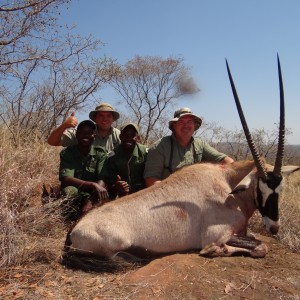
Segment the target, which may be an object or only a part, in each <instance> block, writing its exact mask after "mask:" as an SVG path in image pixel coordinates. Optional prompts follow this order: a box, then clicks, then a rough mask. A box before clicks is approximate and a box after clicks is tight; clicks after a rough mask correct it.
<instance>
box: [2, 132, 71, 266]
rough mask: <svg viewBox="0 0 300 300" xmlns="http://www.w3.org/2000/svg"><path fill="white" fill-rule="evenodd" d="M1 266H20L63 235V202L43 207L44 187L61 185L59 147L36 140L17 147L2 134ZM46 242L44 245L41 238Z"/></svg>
mask: <svg viewBox="0 0 300 300" xmlns="http://www.w3.org/2000/svg"><path fill="white" fill-rule="evenodd" d="M0 134H1V135H0V143H1V145H2V146H1V149H0V176H1V181H0V199H1V201H0V222H1V227H0V267H3V266H12V265H19V264H22V263H24V262H26V261H27V260H31V259H32V253H35V252H40V250H41V249H39V248H41V247H42V246H45V243H47V239H49V238H53V237H57V236H58V235H59V234H58V233H60V235H61V236H62V235H63V234H64V232H65V225H64V223H63V222H62V220H61V217H60V211H59V201H49V203H48V204H46V205H41V203H42V202H41V195H42V186H43V184H44V183H47V185H48V186H49V185H55V184H57V183H58V182H57V168H58V163H59V161H58V159H59V157H58V151H59V149H58V148H55V147H49V146H48V145H46V144H45V143H43V142H40V141H32V142H31V143H27V145H28V146H20V147H15V146H14V145H13V144H12V143H11V141H10V137H9V134H8V133H7V132H5V131H1V132H0ZM41 238H43V239H45V240H44V241H43V242H42V243H41V241H40V239H41Z"/></svg>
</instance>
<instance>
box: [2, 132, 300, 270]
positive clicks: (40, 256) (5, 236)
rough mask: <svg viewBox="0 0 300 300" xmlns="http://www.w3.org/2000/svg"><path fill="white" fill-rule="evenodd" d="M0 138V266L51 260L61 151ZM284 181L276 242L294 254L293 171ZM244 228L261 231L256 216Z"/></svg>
mask: <svg viewBox="0 0 300 300" xmlns="http://www.w3.org/2000/svg"><path fill="white" fill-rule="evenodd" d="M0 139H1V141H0V142H1V145H2V146H1V148H0V175H1V181H0V197H1V202H0V222H1V227H0V228H1V229H0V266H1V267H3V266H15V265H22V264H24V263H26V262H28V261H32V260H33V261H36V260H46V261H51V260H56V259H58V257H59V255H60V254H61V250H62V246H63V242H64V238H65V235H66V232H67V229H68V226H69V225H68V224H65V223H64V221H63V220H62V218H61V214H60V206H59V205H60V203H61V201H62V199H60V198H58V199H57V197H56V196H55V194H56V193H55V190H57V188H58V187H59V182H58V179H57V175H58V172H57V171H58V165H59V151H60V150H61V148H60V147H51V146H49V145H48V144H47V143H46V142H44V141H43V140H40V139H39V138H38V135H37V136H36V138H35V137H34V136H33V135H31V136H30V139H29V137H28V136H27V138H26V137H25V138H23V140H22V141H21V142H20V144H19V145H17V146H16V145H15V141H12V139H11V136H10V134H9V132H8V131H7V130H1V134H0ZM229 154H230V153H229ZM284 181H285V189H284V191H283V194H282V199H281V202H280V203H281V204H280V206H281V221H282V228H281V231H280V233H279V235H278V239H279V240H280V241H281V242H282V243H284V244H286V245H287V246H288V247H289V248H290V249H291V250H293V251H299V250H300V225H299V224H300V222H299V216H300V202H299V199H298V198H299V194H300V174H299V172H296V173H294V174H292V175H290V176H289V177H288V178H285V179H284ZM45 188H46V190H47V191H48V193H47V194H45V193H43V192H45ZM51 192H52V193H51ZM49 193H50V194H49ZM45 196H46V197H45ZM250 229H251V230H252V231H253V232H264V231H262V230H263V225H262V221H261V218H260V217H259V216H258V215H254V216H253V218H252V219H251V222H250ZM264 234H265V232H264Z"/></svg>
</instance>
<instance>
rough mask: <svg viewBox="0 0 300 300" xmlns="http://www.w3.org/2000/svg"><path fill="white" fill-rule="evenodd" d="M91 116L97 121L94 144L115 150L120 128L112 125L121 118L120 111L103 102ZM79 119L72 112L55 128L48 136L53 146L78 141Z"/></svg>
mask: <svg viewBox="0 0 300 300" xmlns="http://www.w3.org/2000/svg"><path fill="white" fill-rule="evenodd" d="M89 117H90V119H91V120H92V121H94V122H95V123H96V126H97V128H96V135H95V139H94V142H93V145H94V146H101V147H103V148H104V149H105V150H106V151H107V152H110V151H111V150H113V149H114V148H115V147H116V146H118V145H119V144H120V138H119V135H120V130H119V129H117V128H114V127H112V123H113V122H114V121H116V120H117V119H119V117H120V115H119V113H118V112H117V111H116V110H115V109H114V108H113V107H112V106H111V105H110V104H108V103H101V104H100V105H98V106H97V107H96V108H95V110H93V111H91V112H90V114H89ZM77 124H78V120H77V118H76V117H75V114H74V113H72V114H71V116H70V117H69V118H67V119H66V121H65V122H63V124H61V125H60V126H59V127H57V128H56V129H54V130H53V131H52V132H51V134H50V135H49V137H48V140H47V141H48V144H49V145H51V146H63V147H67V146H70V145H74V144H76V143H77V140H76V129H75V127H76V126H77Z"/></svg>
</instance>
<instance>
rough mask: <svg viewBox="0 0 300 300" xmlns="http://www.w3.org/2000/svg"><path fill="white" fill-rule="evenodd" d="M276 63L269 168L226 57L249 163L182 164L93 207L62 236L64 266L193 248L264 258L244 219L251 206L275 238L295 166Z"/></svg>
mask: <svg viewBox="0 0 300 300" xmlns="http://www.w3.org/2000/svg"><path fill="white" fill-rule="evenodd" d="M277 63H278V73H279V88H280V125H279V140H278V150H277V157H276V161H275V166H274V167H273V166H271V165H269V164H267V163H265V161H264V160H263V159H261V158H260V156H259V155H258V153H257V149H256V147H255V145H254V143H253V140H252V137H251V134H250V132H249V129H248V127H247V124H246V121H245V118H244V115H243V111H242V108H241V105H240V101H239V98H238V95H237V92H236V89H235V86H234V82H233V80H232V76H231V73H230V69H229V66H228V62H227V60H226V66H227V72H228V76H229V79H230V83H231V88H232V91H233V95H234V99H235V102H236V106H237V110H238V113H239V116H240V119H241V123H242V126H243V129H244V132H245V135H246V139H247V142H248V145H249V147H250V149H251V153H252V156H253V161H250V160H249V161H237V162H234V163H232V164H230V165H227V166H222V165H220V164H211V163H199V164H194V165H191V166H187V167H184V168H182V169H181V170H179V171H177V172H175V173H173V174H172V175H171V176H170V177H168V178H167V179H165V180H164V181H162V182H161V183H158V184H156V185H153V186H151V187H149V188H146V189H144V190H142V191H139V192H137V193H134V194H131V195H128V196H126V197H123V198H119V199H117V200H115V201H112V202H108V203H106V204H104V205H103V206H100V207H97V208H94V209H92V210H91V211H90V212H88V213H87V214H86V215H84V216H83V217H82V218H81V219H80V220H79V222H78V223H77V224H76V225H75V226H74V227H73V229H72V230H71V231H70V232H69V234H68V238H67V241H68V243H67V245H66V246H67V247H66V248H65V249H66V250H65V254H64V256H63V263H65V264H66V265H67V266H68V265H69V264H68V261H69V260H70V259H72V256H73V257H74V256H76V254H84V255H89V254H90V255H91V256H100V257H105V258H108V259H114V258H115V257H117V255H118V253H128V254H129V255H134V256H137V257H153V256H155V255H162V254H167V253H174V252H182V251H187V250H195V249H202V250H201V251H200V255H203V256H208V257H215V256H231V255H233V254H239V255H247V256H251V257H264V256H265V255H266V253H267V251H268V248H267V246H266V245H265V244H264V243H262V242H261V241H259V240H257V239H255V238H254V237H253V236H247V224H248V220H249V218H250V217H251V216H252V215H253V213H254V212H255V210H256V209H258V210H259V212H260V214H261V215H262V218H263V220H264V224H265V226H266V229H267V230H268V231H269V232H270V233H272V234H276V233H277V232H278V230H279V226H280V222H279V211H278V202H279V194H280V191H281V188H282V176H283V175H284V174H289V173H292V172H294V171H296V170H298V169H300V167H299V166H282V160H283V153H284V134H285V124H284V93H283V84H282V76H281V68H280V61H279V58H278V56H277ZM70 265H72V264H70ZM73 266H74V265H73Z"/></svg>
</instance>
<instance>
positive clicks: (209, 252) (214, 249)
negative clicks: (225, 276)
mask: <svg viewBox="0 0 300 300" xmlns="http://www.w3.org/2000/svg"><path fill="white" fill-rule="evenodd" d="M219 251H220V247H219V246H217V245H216V244H214V243H212V244H209V245H207V246H205V247H204V248H203V249H202V250H201V251H200V253H199V254H200V255H201V256H210V257H213V256H214V254H216V253H218V252H219Z"/></svg>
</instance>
